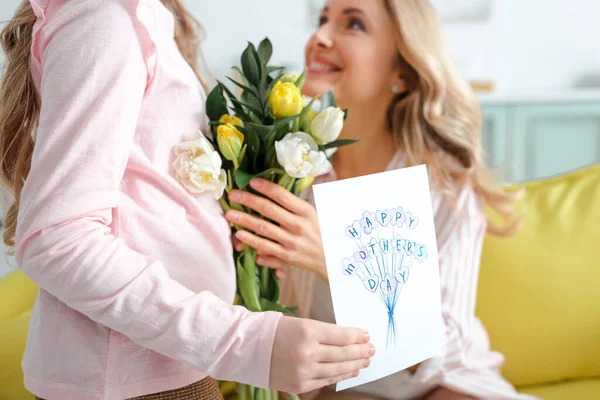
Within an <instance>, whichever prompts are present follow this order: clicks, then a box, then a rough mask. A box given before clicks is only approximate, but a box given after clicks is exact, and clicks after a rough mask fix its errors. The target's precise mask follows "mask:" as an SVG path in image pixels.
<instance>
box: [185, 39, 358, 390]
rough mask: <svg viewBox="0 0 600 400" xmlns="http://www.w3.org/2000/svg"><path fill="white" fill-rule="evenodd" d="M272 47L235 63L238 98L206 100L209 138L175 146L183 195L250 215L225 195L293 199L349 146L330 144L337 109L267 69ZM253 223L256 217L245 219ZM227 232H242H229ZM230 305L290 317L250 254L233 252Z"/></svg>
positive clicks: (293, 78)
mask: <svg viewBox="0 0 600 400" xmlns="http://www.w3.org/2000/svg"><path fill="white" fill-rule="evenodd" d="M272 52H273V48H272V45H271V42H270V41H269V40H268V39H265V40H263V41H262V42H261V43H260V45H259V46H258V48H256V47H255V46H254V45H253V44H252V43H249V44H248V46H247V48H246V49H245V51H244V52H243V54H242V56H241V69H240V68H238V67H233V70H235V71H237V72H238V73H239V80H234V79H231V78H228V79H229V80H230V81H231V82H232V83H233V84H234V85H235V86H237V88H239V89H241V94H240V95H239V96H235V95H234V93H233V92H232V91H231V90H230V89H228V88H227V86H225V85H224V84H223V83H221V82H219V83H218V84H217V86H216V87H215V88H214V89H213V90H212V91H211V92H210V94H209V95H208V97H207V100H206V112H207V114H208V117H209V119H210V126H211V130H212V132H211V133H212V135H211V136H212V138H207V137H205V136H204V135H202V133H200V138H199V139H197V140H195V141H191V142H186V143H182V144H181V145H179V146H178V147H177V148H176V149H175V154H176V156H177V159H176V161H175V170H176V174H177V179H178V180H179V181H180V182H181V183H182V184H183V185H184V186H185V187H186V188H187V189H188V190H189V191H191V192H194V193H199V192H206V191H211V192H212V193H213V194H214V195H215V198H217V199H219V202H220V204H221V206H222V207H223V209H224V210H225V211H228V210H230V209H235V210H238V211H242V212H246V213H251V214H252V213H253V211H252V210H249V209H246V208H245V207H243V206H242V205H240V204H236V203H234V202H232V201H230V200H229V197H228V194H229V193H230V192H231V191H232V190H233V189H238V190H247V191H250V190H252V189H251V188H250V186H249V183H250V181H251V180H252V179H253V178H255V177H260V178H263V179H267V180H270V181H271V182H276V183H277V184H278V185H280V186H282V187H284V188H286V189H287V190H289V191H291V192H293V193H295V194H299V193H300V192H301V191H303V190H304V189H305V188H307V187H308V186H310V184H311V183H312V182H313V180H314V178H315V177H317V176H320V175H323V174H326V173H327V172H329V171H330V170H331V163H330V161H329V157H330V154H331V151H333V150H334V149H335V148H338V147H340V146H343V145H347V144H351V143H353V142H355V141H353V140H338V136H339V134H340V132H341V131H342V127H343V124H344V119H345V118H346V116H347V112H346V111H345V110H341V109H340V108H338V107H337V105H336V103H335V98H334V96H333V94H332V93H331V92H330V93H328V94H326V95H324V96H321V98H320V99H319V100H320V101H319V103H320V107H318V109H317V107H315V100H317V99H312V101H311V102H309V103H308V104H306V100H305V98H304V96H303V95H302V93H301V89H302V86H303V83H304V80H305V78H306V70H305V71H304V73H303V74H299V75H293V74H286V73H285V71H284V68H282V67H277V66H270V65H269V60H270V58H271V55H272ZM253 214H254V215H255V216H257V217H259V218H264V217H262V216H260V215H257V214H256V213H253ZM233 228H234V229H242V228H240V227H236V226H233ZM234 257H235V261H236V271H237V294H238V297H237V302H238V304H239V305H243V306H245V307H246V308H248V309H249V310H250V311H280V312H284V313H288V314H295V310H294V309H293V308H288V307H284V306H282V305H280V304H279V303H278V300H279V284H278V281H277V277H276V275H275V273H274V271H273V270H272V269H270V268H267V267H263V266H260V265H257V263H256V252H255V250H254V249H252V248H250V247H248V246H244V249H243V250H242V251H241V252H237V251H236V252H235V254H234ZM238 389H239V394H240V397H241V399H242V400H243V399H247V398H249V399H261V400H262V399H266V400H271V399H274V397H276V396H277V393H274V392H271V391H265V390H259V389H254V388H249V387H247V386H243V387H240V388H238Z"/></svg>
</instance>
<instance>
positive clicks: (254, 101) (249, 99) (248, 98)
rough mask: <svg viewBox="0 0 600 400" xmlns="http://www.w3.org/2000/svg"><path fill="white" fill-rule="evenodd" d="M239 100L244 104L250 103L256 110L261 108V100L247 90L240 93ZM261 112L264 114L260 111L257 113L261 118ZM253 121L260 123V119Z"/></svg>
mask: <svg viewBox="0 0 600 400" xmlns="http://www.w3.org/2000/svg"><path fill="white" fill-rule="evenodd" d="M240 100H241V101H242V102H244V103H246V104H249V105H251V106H252V107H254V108H256V109H257V110H262V109H263V102H262V101H260V100H259V99H258V98H256V97H255V96H254V95H251V94H249V93H248V92H244V93H242V96H241V97H240ZM262 114H264V112H263V113H261V115H259V116H258V117H260V118H262V117H263V115H262ZM254 122H256V123H257V124H262V120H259V121H254Z"/></svg>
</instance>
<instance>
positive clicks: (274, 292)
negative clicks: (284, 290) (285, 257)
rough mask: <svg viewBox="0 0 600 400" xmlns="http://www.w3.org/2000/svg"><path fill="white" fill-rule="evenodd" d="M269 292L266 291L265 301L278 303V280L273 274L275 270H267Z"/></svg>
mask: <svg viewBox="0 0 600 400" xmlns="http://www.w3.org/2000/svg"><path fill="white" fill-rule="evenodd" d="M269 278H270V279H269V291H268V296H267V299H268V300H270V301H272V302H275V303H277V302H278V301H279V290H280V288H279V279H278V278H277V275H276V274H275V270H274V269H272V268H269Z"/></svg>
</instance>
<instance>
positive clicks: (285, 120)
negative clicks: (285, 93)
mask: <svg viewBox="0 0 600 400" xmlns="http://www.w3.org/2000/svg"><path fill="white" fill-rule="evenodd" d="M300 115H301V114H296V115H292V116H291V117H288V118H283V119H278V120H277V121H276V122H275V129H279V128H281V127H283V126H286V125H289V124H290V122H294V121H295V120H296V118H298V117H300Z"/></svg>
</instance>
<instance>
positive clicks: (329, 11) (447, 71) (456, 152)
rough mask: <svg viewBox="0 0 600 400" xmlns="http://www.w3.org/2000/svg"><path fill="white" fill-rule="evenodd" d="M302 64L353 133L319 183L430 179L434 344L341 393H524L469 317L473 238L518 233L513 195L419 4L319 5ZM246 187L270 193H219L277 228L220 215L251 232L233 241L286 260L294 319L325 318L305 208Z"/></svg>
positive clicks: (273, 192) (271, 191) (312, 226)
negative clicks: (486, 158)
mask: <svg viewBox="0 0 600 400" xmlns="http://www.w3.org/2000/svg"><path fill="white" fill-rule="evenodd" d="M306 64H307V66H308V68H309V73H308V78H307V80H306V84H305V91H306V94H307V95H309V96H315V95H319V94H323V93H325V92H327V91H329V90H331V89H333V91H334V93H335V95H336V97H337V99H338V103H339V105H341V106H342V107H344V108H348V109H349V111H350V113H349V117H348V119H347V121H346V124H345V126H344V130H343V133H342V137H343V138H347V139H350V138H352V139H359V140H360V142H359V143H358V144H355V145H352V146H348V147H344V148H341V149H340V150H338V151H337V153H335V155H334V156H333V158H332V164H333V167H334V171H333V172H332V173H331V174H329V176H328V177H326V178H325V179H322V180H320V182H323V181H327V180H335V179H344V178H350V177H355V176H360V175H366V174H371V173H376V172H381V171H384V170H390V169H396V168H402V167H404V166H410V165H414V164H420V163H425V164H427V166H428V169H429V172H430V176H431V181H432V182H431V183H432V185H431V186H432V199H433V210H434V213H435V223H436V231H437V243H438V246H439V249H438V250H439V258H440V274H441V281H442V288H441V290H442V300H443V317H444V321H445V325H446V346H445V351H444V353H443V354H442V355H440V356H439V357H435V358H433V359H430V360H427V361H425V362H423V363H422V364H420V365H418V366H415V367H414V368H412V369H410V370H407V371H403V372H400V373H398V374H396V375H392V376H390V377H387V378H385V379H382V380H379V381H377V382H373V383H370V384H367V385H364V386H361V387H358V388H356V389H355V390H352V391H349V392H348V393H346V396H347V395H348V394H350V395H353V396H355V398H365V399H367V398H386V399H398V400H399V399H417V398H424V397H426V398H428V399H473V398H481V399H526V398H529V396H525V395H520V394H518V393H517V392H516V391H515V390H514V388H513V387H512V386H511V385H510V384H509V383H508V382H507V381H506V380H504V379H503V377H502V376H501V375H500V367H501V365H502V362H503V358H502V355H500V354H498V353H495V352H492V351H490V348H489V342H488V337H487V334H486V331H485V329H484V327H483V326H482V324H481V322H480V321H479V320H478V319H477V318H476V317H475V314H474V311H475V296H476V289H477V276H478V271H479V258H480V252H481V247H482V242H483V238H484V234H485V233H486V231H487V232H489V233H491V234H494V235H500V236H505V235H510V234H511V233H512V232H514V231H515V230H516V229H518V226H519V221H518V220H517V219H514V218H512V217H513V215H512V203H513V200H514V198H513V196H511V195H508V194H505V193H503V192H501V191H499V190H497V189H496V187H495V186H494V185H493V184H492V183H491V182H489V181H488V180H486V176H487V170H486V168H485V166H484V165H483V161H482V150H481V144H480V125H481V115H480V110H479V106H478V104H477V102H476V101H475V99H474V98H473V96H472V95H471V93H470V91H469V89H468V87H467V86H466V85H465V83H464V82H463V81H462V80H461V79H460V78H459V77H458V76H457V74H456V73H455V72H454V70H453V68H452V64H451V62H450V60H449V58H448V56H447V55H446V52H445V50H444V46H443V44H442V35H441V30H440V27H439V24H438V19H437V16H436V13H435V11H434V9H433V7H432V6H431V4H430V3H429V1H427V0H372V1H363V0H329V1H328V4H327V7H326V8H325V9H324V10H323V11H322V13H321V17H320V27H319V29H318V30H317V31H316V32H315V34H314V35H313V36H312V38H311V40H310V41H309V43H308V45H307V47H306ZM252 186H253V187H254V188H255V189H256V190H257V191H259V192H261V193H263V194H265V195H266V196H267V197H268V198H270V199H271V200H268V199H265V198H260V197H258V196H254V195H251V194H245V193H236V194H235V195H232V196H231V198H234V197H237V201H238V202H240V203H241V204H244V205H247V206H249V207H251V208H252V209H254V210H257V211H259V212H261V213H262V214H265V215H266V216H267V217H269V218H270V219H271V220H273V221H276V222H277V225H274V224H268V223H266V222H264V221H262V220H258V219H254V218H252V217H250V216H248V215H246V214H240V213H237V212H230V213H228V215H227V218H228V219H229V220H230V221H233V222H236V223H238V224H240V225H242V226H244V227H246V228H248V229H249V230H250V231H253V232H257V233H259V234H260V236H257V235H254V234H252V233H250V232H246V231H240V232H238V233H237V234H236V236H237V238H238V239H239V240H241V241H242V242H244V243H247V244H248V245H250V246H253V247H255V248H256V249H257V250H258V252H259V254H260V255H261V257H260V259H259V262H260V263H261V264H263V265H267V266H270V267H273V268H282V267H284V266H288V265H291V266H293V267H297V268H292V269H290V270H289V273H288V277H287V279H285V280H284V282H285V285H284V290H283V301H284V302H286V303H288V304H298V305H299V306H300V310H301V312H302V313H303V315H306V316H311V317H313V318H316V319H319V320H322V321H329V322H333V321H334V316H333V311H332V306H331V298H330V297H329V291H328V287H327V283H326V282H327V271H326V268H325V262H324V255H323V249H322V244H321V238H320V234H319V228H318V221H317V217H316V213H315V210H314V208H313V207H312V206H311V205H309V204H308V203H305V202H303V201H302V200H299V199H297V198H295V197H294V196H292V195H289V194H288V193H286V192H285V191H283V190H281V189H279V188H278V187H277V186H275V185H272V184H270V183H269V182H266V181H261V180H254V181H253V182H252ZM486 205H487V206H489V207H491V208H493V209H495V210H496V211H499V212H500V213H501V214H502V215H504V216H505V218H506V224H504V225H502V226H496V225H493V224H491V223H489V222H488V221H487V220H486V216H485V214H484V206H486ZM279 275H282V274H281V273H279ZM327 396H328V397H336V395H335V394H333V393H329V394H327Z"/></svg>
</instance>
